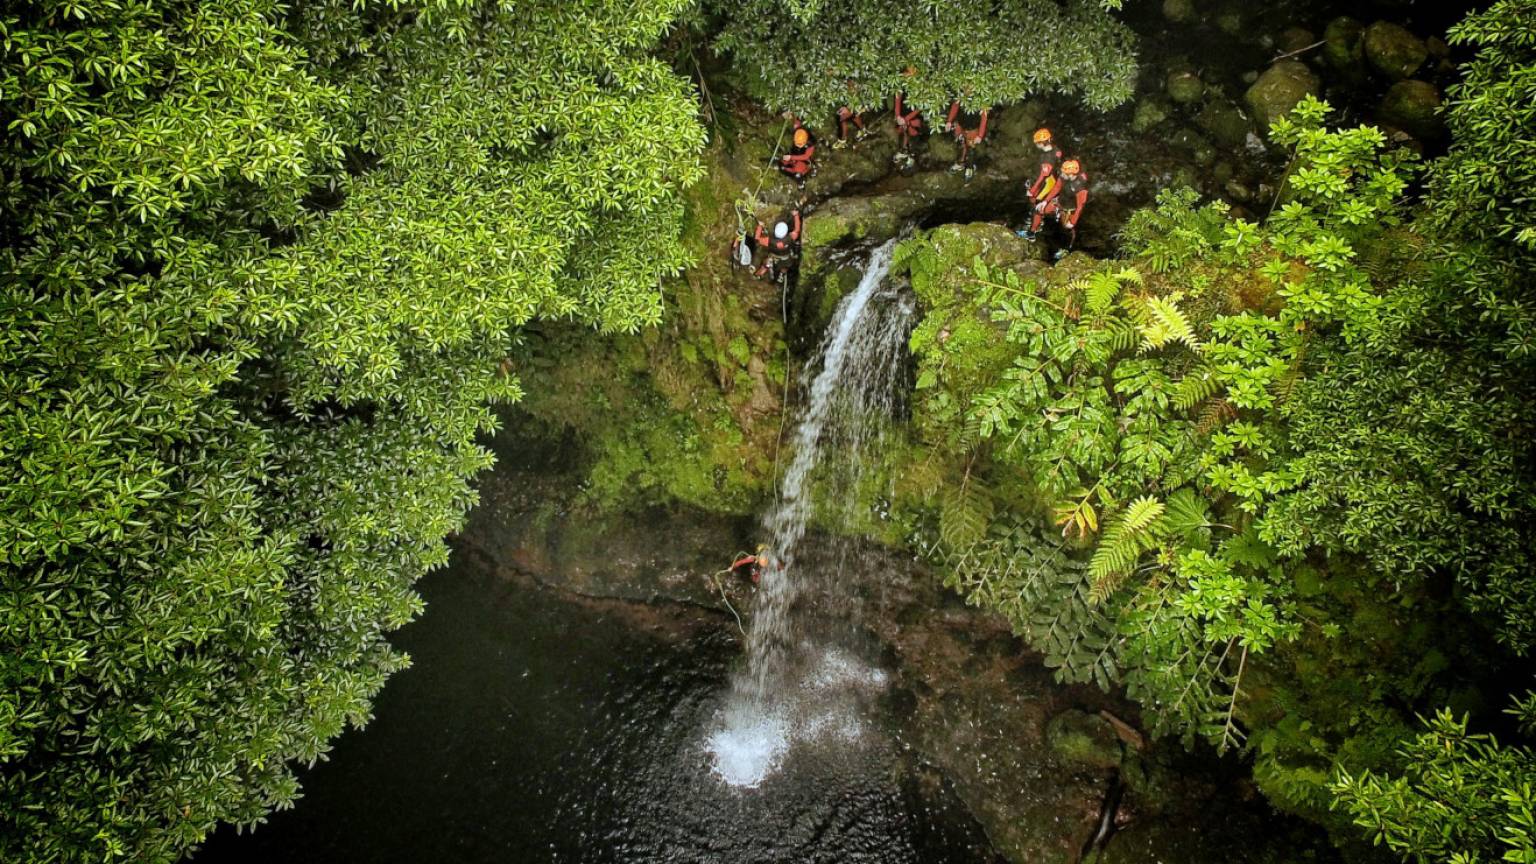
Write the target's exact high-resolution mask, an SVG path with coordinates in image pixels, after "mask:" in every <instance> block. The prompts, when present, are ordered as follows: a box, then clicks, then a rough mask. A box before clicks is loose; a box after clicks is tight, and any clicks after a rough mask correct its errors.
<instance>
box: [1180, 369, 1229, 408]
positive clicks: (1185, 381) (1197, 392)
mask: <svg viewBox="0 0 1536 864" xmlns="http://www.w3.org/2000/svg"><path fill="white" fill-rule="evenodd" d="M1220 389H1221V382H1220V381H1217V380H1216V375H1215V374H1214V373H1213V372H1212V371H1211V370H1210V368H1209V367H1206V366H1197V367H1195V368H1194V369H1191V370H1190V371H1189V374H1188V375H1185V376H1184V377H1183V378H1180V379H1179V383H1178V384H1177V385H1176V386H1175V388H1174V391H1173V407H1175V408H1177V409H1179V410H1180V411H1188V410H1190V409H1191V408H1193V407H1195V406H1196V405H1199V404H1200V403H1201V402H1204V401H1205V400H1207V399H1209V398H1211V397H1212V396H1215V395H1216V391H1218V390H1220Z"/></svg>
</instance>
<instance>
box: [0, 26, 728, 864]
mask: <svg viewBox="0 0 1536 864" xmlns="http://www.w3.org/2000/svg"><path fill="white" fill-rule="evenodd" d="M686 5H687V3H686V2H684V0H672V2H661V3H655V2H647V3H640V2H623V0H608V2H597V0H593V2H583V3H556V2H504V3H500V4H495V5H490V4H485V5H478V4H468V3H453V4H442V6H441V7H440V8H439V7H434V8H428V9H413V8H406V7H401V6H399V4H394V3H387V4H352V3H349V2H341V0H334V2H312V3H297V4H293V5H290V6H283V5H279V4H277V3H275V2H264V0H215V2H190V0H187V2H153V3H151V2H147V0H146V2H134V0H126V2H31V3H20V4H12V5H11V6H9V7H8V9H7V11H6V12H4V13H0V104H3V112H4V117H5V119H6V123H7V130H6V136H5V139H4V140H5V143H4V145H3V151H0V163H3V168H0V171H3V177H4V180H3V181H0V182H3V186H0V189H3V193H0V222H3V223H4V224H5V225H6V226H7V228H6V230H5V232H4V233H3V234H0V333H4V334H5V335H4V336H3V337H0V465H3V466H4V469H5V470H4V471H3V472H0V536H3V537H5V538H7V540H6V542H5V543H4V544H3V546H0V582H3V585H4V589H5V590H4V591H0V859H4V860H7V861H12V860H17V861H20V860H39V861H84V860H91V861H102V860H132V861H166V860H171V859H174V858H175V857H177V856H178V855H179V854H180V853H181V852H182V851H183V850H185V849H186V848H188V847H189V846H190V845H192V844H195V843H197V842H198V841H199V840H201V839H202V838H203V837H204V836H205V834H206V832H207V831H208V830H210V829H211V828H212V827H213V826H214V825H215V824H216V823H217V822H218V821H220V820H231V821H237V822H242V823H250V822H252V821H254V820H257V819H259V818H260V817H261V816H262V814H263V813H265V812H266V810H267V809H268V808H270V807H272V806H275V805H282V804H284V803H286V802H288V801H290V800H291V799H292V798H293V796H294V794H295V792H296V786H295V783H294V780H293V776H292V773H291V770H290V765H291V763H293V762H294V761H296V760H297V761H310V760H313V759H314V758H316V757H317V756H318V755H319V754H320V753H321V752H323V750H324V749H325V748H326V746H327V742H328V740H329V739H330V738H331V737H333V736H334V735H335V734H337V733H338V732H339V731H341V729H342V728H343V727H344V725H346V724H348V723H360V722H362V721H363V720H365V719H366V718H367V717H368V712H369V703H370V699H371V697H372V695H373V694H374V693H375V691H377V689H378V688H379V687H380V686H381V685H382V683H383V681H384V679H385V677H386V676H387V675H388V674H389V673H390V672H392V671H394V670H396V669H398V668H400V667H401V665H402V664H403V663H404V662H405V660H404V658H403V657H402V656H400V655H399V654H398V653H397V652H395V651H393V649H391V648H390V647H389V645H388V644H387V642H386V641H385V640H384V638H383V637H384V634H385V633H386V632H388V631H389V630H391V629H394V628H396V627H398V626H400V625H401V624H403V623H405V622H406V621H408V620H410V618H411V617H412V616H414V615H415V614H416V613H417V612H418V611H419V608H420V601H419V599H418V598H417V596H416V595H415V594H414V592H413V591H412V588H411V586H412V584H413V582H414V581H415V580H416V579H417V578H418V577H419V576H420V575H421V574H422V573H423V572H425V571H426V570H427V569H428V568H430V567H433V566H435V565H438V564H441V563H442V562H443V561H444V560H445V559H446V555H447V552H446V548H445V546H444V545H443V537H444V536H445V534H446V533H448V532H449V531H451V530H453V529H454V528H455V527H456V526H457V525H458V524H459V523H460V521H461V519H462V516H463V513H464V512H465V510H466V508H467V507H468V506H469V504H470V503H471V502H472V501H473V492H472V491H471V490H470V488H469V486H468V482H467V481H468V478H469V476H470V475H471V474H472V473H473V472H474V471H476V470H477V469H480V468H482V467H484V466H485V465H486V464H488V461H489V456H488V454H487V453H486V452H485V451H484V450H483V449H481V448H479V447H478V446H476V445H475V443H474V436H475V434H476V433H477V432H479V431H483V430H486V429H488V428H490V427H491V425H492V415H491V414H490V413H489V411H488V409H487V407H486V403H487V401H488V400H494V399H508V398H513V397H515V396H516V395H517V392H518V387H517V383H516V380H515V378H514V377H512V375H511V374H510V373H509V370H507V369H504V368H502V365H501V358H503V357H504V356H506V351H507V348H508V346H509V345H510V340H512V339H514V338H516V327H517V326H518V325H519V324H522V323H524V322H526V321H529V320H530V319H532V318H535V317H558V318H569V319H574V320H578V321H582V322H587V323H590V324H592V325H595V326H599V327H602V328H605V329H609V330H630V329H634V328H637V327H640V326H643V325H645V324H648V323H651V322H653V321H655V320H656V318H657V317H658V314H659V308H660V301H659V296H658V283H659V279H660V277H661V276H663V275H664V274H667V273H671V272H674V271H676V270H677V269H678V268H679V267H680V266H681V265H682V263H683V261H684V255H683V252H682V248H681V245H680V244H679V242H678V237H679V232H680V225H681V204H680V199H679V196H678V190H679V189H680V187H681V186H682V185H684V184H686V183H688V182H690V181H691V180H692V179H693V178H694V177H696V176H697V174H698V171H699V168H698V165H697V161H696V154H697V152H698V150H699V148H700V147H701V146H702V140H703V131H702V129H701V127H700V126H699V125H698V123H697V122H696V120H695V106H694V99H693V93H692V91H691V88H690V87H689V85H688V83H687V82H686V81H685V80H683V79H681V78H679V77H677V76H676V75H673V74H672V73H671V72H670V71H669V70H668V69H667V68H666V67H665V66H664V65H662V64H660V63H658V62H657V61H655V60H654V59H651V58H650V57H649V56H648V53H647V51H648V49H649V47H650V46H651V45H652V44H653V43H654V42H655V40H656V39H657V38H658V36H659V35H660V33H661V32H662V30H663V29H664V28H665V27H666V26H667V25H668V24H669V22H670V21H671V19H672V18H673V17H674V16H675V15H677V14H678V13H679V12H680V11H682V9H683V8H684V7H685V6H686Z"/></svg>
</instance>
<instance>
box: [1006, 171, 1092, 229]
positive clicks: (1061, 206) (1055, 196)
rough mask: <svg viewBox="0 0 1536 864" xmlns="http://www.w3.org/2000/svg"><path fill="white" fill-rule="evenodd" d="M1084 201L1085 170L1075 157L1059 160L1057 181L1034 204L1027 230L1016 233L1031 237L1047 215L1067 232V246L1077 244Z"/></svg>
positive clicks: (1086, 188)
mask: <svg viewBox="0 0 1536 864" xmlns="http://www.w3.org/2000/svg"><path fill="white" fill-rule="evenodd" d="M1087 204H1088V172H1086V171H1084V170H1083V165H1082V163H1081V162H1079V161H1078V160H1077V159H1065V160H1063V161H1062V163H1061V182H1059V183H1056V184H1054V185H1053V186H1052V187H1051V189H1050V191H1049V192H1048V193H1046V196H1045V197H1044V198H1043V199H1041V200H1040V201H1039V202H1037V203H1036V204H1035V212H1034V216H1033V217H1032V218H1031V220H1030V223H1029V230H1028V231H1026V232H1023V233H1021V234H1020V236H1022V237H1023V238H1024V239H1026V240H1033V239H1035V236H1036V235H1037V234H1038V232H1039V231H1040V225H1041V223H1042V222H1043V221H1044V220H1045V217H1047V216H1054V217H1055V218H1056V221H1057V222H1059V223H1060V224H1061V227H1063V228H1065V229H1067V232H1068V233H1069V234H1070V235H1071V237H1072V239H1071V242H1070V243H1068V248H1071V247H1072V246H1075V245H1077V223H1078V222H1080V221H1082V218H1083V208H1084V207H1086V206H1087Z"/></svg>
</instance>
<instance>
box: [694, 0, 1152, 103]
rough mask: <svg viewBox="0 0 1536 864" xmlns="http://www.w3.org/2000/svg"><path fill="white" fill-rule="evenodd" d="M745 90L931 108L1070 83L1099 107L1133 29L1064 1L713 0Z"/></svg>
mask: <svg viewBox="0 0 1536 864" xmlns="http://www.w3.org/2000/svg"><path fill="white" fill-rule="evenodd" d="M709 6H710V7H711V8H712V9H714V10H715V11H716V12H718V13H719V14H720V15H721V16H722V17H723V18H724V19H725V21H726V24H725V27H724V30H723V32H722V33H721V34H720V36H719V38H718V40H717V46H718V47H719V48H721V49H722V50H725V51H728V52H729V53H730V54H731V56H732V57H733V59H734V60H735V62H736V65H737V66H738V67H739V69H740V72H739V74H741V75H742V76H743V77H744V78H745V80H746V82H747V84H748V87H749V90H750V91H751V92H752V94H753V95H754V96H755V97H757V98H758V99H759V100H760V101H762V102H763V103H764V104H767V105H769V106H771V107H774V108H777V109H789V110H793V111H795V112H798V113H799V114H801V115H803V116H806V117H813V118H820V117H830V116H831V115H832V113H833V112H834V111H836V110H837V108H838V107H839V106H843V105H848V106H851V107H853V108H855V109H857V110H865V109H870V108H880V107H883V106H886V105H888V104H889V103H890V101H891V99H892V98H893V97H894V96H895V95H896V94H898V93H905V94H906V96H907V100H908V102H909V103H910V104H912V105H913V106H915V107H918V108H921V109H923V110H926V111H929V112H933V113H935V114H937V113H938V112H942V111H943V110H944V109H945V108H947V107H948V105H949V104H950V102H951V101H952V100H954V99H959V100H961V101H962V102H963V103H964V104H965V105H967V106H968V107H970V108H972V109H975V110H979V109H981V108H986V107H990V106H993V105H1000V104H1003V103H1007V102H1015V101H1018V100H1021V99H1024V98H1026V97H1028V96H1031V95H1036V94H1045V93H1067V94H1071V95H1073V96H1075V97H1077V98H1079V99H1081V100H1082V101H1083V102H1084V104H1086V105H1088V106H1090V107H1093V108H1098V109H1105V108H1111V107H1114V106H1115V105H1118V104H1120V103H1122V102H1124V101H1125V100H1127V99H1129V98H1130V95H1131V90H1132V87H1133V85H1134V84H1135V79H1136V59H1135V49H1134V45H1133V37H1132V35H1131V32H1130V30H1129V29H1128V28H1126V27H1125V26H1124V25H1123V24H1121V23H1120V22H1119V21H1117V20H1116V19H1115V18H1114V17H1113V16H1112V15H1110V14H1109V13H1107V12H1105V11H1104V10H1103V9H1102V8H1100V7H1099V6H1098V5H1097V4H1095V3H1091V2H1085V0H1070V2H1068V3H1066V4H1065V5H1063V4H1059V3H1055V2H1051V0H1008V2H1004V3H994V2H984V0H947V2H917V3H912V2H897V0H711V2H710V3H709Z"/></svg>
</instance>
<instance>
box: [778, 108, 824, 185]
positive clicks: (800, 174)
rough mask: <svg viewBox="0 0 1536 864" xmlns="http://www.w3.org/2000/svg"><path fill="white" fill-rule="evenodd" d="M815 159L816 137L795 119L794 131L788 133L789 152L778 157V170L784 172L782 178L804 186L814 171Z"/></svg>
mask: <svg viewBox="0 0 1536 864" xmlns="http://www.w3.org/2000/svg"><path fill="white" fill-rule="evenodd" d="M815 158H816V136H814V135H812V134H811V130H809V129H807V128H805V126H804V125H802V124H801V122H800V120H799V118H796V119H795V128H794V131H793V132H791V133H790V147H789V152H788V153H785V154H784V155H782V156H780V157H779V170H780V171H782V172H784V176H786V177H788V178H790V179H791V180H794V181H795V182H796V183H799V184H801V185H804V184H805V180H806V178H807V177H810V176H811V175H812V174H814V173H815V171H816V163H815V162H814V160H815Z"/></svg>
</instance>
